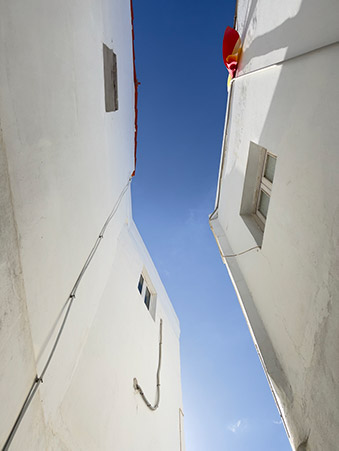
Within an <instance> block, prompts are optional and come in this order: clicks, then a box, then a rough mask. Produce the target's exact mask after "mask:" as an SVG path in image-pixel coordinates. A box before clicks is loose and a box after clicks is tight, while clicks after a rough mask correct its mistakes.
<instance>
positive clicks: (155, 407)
mask: <svg viewBox="0 0 339 451" xmlns="http://www.w3.org/2000/svg"><path fill="white" fill-rule="evenodd" d="M161 347H162V319H160V332H159V360H158V369H157V393H156V400H155V404H154V405H153V406H152V404H151V403H150V402H149V401H148V399H147V398H146V396H145V394H144V392H143V390H142V388H141V387H140V385H139V384H138V380H137V378H136V377H135V378H134V379H133V387H134V389H135V390H136V391H138V392H139V394H140V396H141V398H142V399H143V401H144V402H145V404H146V406H147V407H148V408H149V409H150V410H153V411H154V410H157V408H158V407H159V403H160V369H161V354H162V350H161Z"/></svg>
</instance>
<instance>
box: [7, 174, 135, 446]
mask: <svg viewBox="0 0 339 451" xmlns="http://www.w3.org/2000/svg"><path fill="white" fill-rule="evenodd" d="M131 181H132V176H131V177H130V178H129V179H128V182H127V183H126V185H125V186H124V188H123V189H122V191H121V193H120V195H119V197H118V199H117V201H116V202H115V204H114V207H113V209H112V211H111V213H110V214H109V216H108V218H107V219H106V221H105V223H104V225H103V227H102V229H101V231H100V233H99V236H98V238H97V239H96V241H95V243H94V246H93V247H92V249H91V252H90V253H89V255H88V257H87V260H86V261H85V264H84V266H83V267H82V269H81V271H80V274H79V276H78V278H77V280H76V281H75V284H74V285H73V288H72V290H71V293H70V295H69V296H68V298H67V301H66V305H67V304H68V306H67V310H66V313H65V316H64V319H63V320H62V323H61V326H60V328H59V331H58V334H57V336H56V339H55V341H54V344H53V346H52V349H51V351H50V353H49V356H48V358H47V361H46V363H45V366H44V367H43V370H42V372H41V374H40V376H38V375H36V376H35V379H34V381H33V384H32V386H31V388H30V391H29V392H28V395H27V397H26V399H25V401H24V404H23V406H22V408H21V410H20V412H19V415H18V417H17V419H16V421H15V423H14V426H13V428H12V430H11V432H10V434H9V436H8V438H7V440H6V443H5V445H4V446H3V448H2V451H7V450H8V449H9V447H10V445H11V443H12V440H13V438H14V436H15V434H16V431H17V430H18V428H19V426H20V423H21V421H22V419H23V417H24V415H25V413H26V411H27V409H28V407H29V405H30V403H31V401H32V399H33V397H34V395H35V393H36V392H37V390H38V388H39V385H40V384H41V383H43V379H44V376H45V373H46V371H47V368H48V367H49V364H50V363H51V360H52V357H53V355H54V353H55V350H56V348H57V346H58V343H59V340H60V337H61V335H62V332H63V330H64V327H65V324H66V321H67V318H68V315H69V312H70V310H71V307H72V304H73V301H74V300H75V295H76V292H77V290H78V287H79V285H80V282H81V280H82V278H83V276H84V274H85V272H86V270H87V268H88V266H89V264H90V263H91V261H92V259H93V257H94V255H95V253H96V251H97V249H98V247H99V244H100V243H101V240H102V238H103V237H104V233H105V231H106V229H107V226H108V224H109V223H110V222H111V220H112V218H113V216H114V215H115V213H116V212H117V210H118V208H119V205H120V202H121V200H122V198H123V197H124V195H125V193H126V191H127V189H128V186H129V185H130V183H131Z"/></svg>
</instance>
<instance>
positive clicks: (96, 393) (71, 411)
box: [51, 224, 182, 451]
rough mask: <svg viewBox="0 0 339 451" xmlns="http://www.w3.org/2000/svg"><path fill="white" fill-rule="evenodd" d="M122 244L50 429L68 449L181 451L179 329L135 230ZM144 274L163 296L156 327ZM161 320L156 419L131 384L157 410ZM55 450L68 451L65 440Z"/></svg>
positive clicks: (130, 228) (126, 231)
mask: <svg viewBox="0 0 339 451" xmlns="http://www.w3.org/2000/svg"><path fill="white" fill-rule="evenodd" d="M118 241H119V242H118V248H117V253H116V256H115V260H114V263H113V266H112V268H111V274H110V277H109V280H108V283H107V285H106V287H105V291H104V293H103V297H102V301H101V302H100V307H99V309H98V311H97V314H96V317H95V320H94V323H93V327H92V328H91V331H90V334H89V337H88V340H87V342H86V345H85V347H84V350H83V352H82V355H81V358H80V361H79V364H78V366H77V369H76V372H75V374H74V377H73V379H72V384H71V386H70V388H69V390H68V392H67V394H66V396H65V398H64V400H63V402H62V405H61V407H60V409H59V415H58V417H57V418H56V419H55V420H54V421H53V426H52V428H51V429H52V431H53V429H54V427H56V430H58V431H59V434H58V438H60V441H61V443H63V444H67V445H66V446H65V448H66V449H72V450H81V449H88V450H96V449H114V450H125V449H126V450H138V451H139V450H140V451H158V450H165V451H166V450H167V451H172V450H178V451H179V450H180V449H181V448H180V429H179V409H180V408H181V409H182V403H181V390H180V360H179V323H178V320H177V318H176V316H175V313H174V311H173V308H172V306H171V304H170V301H169V299H168V297H167V295H166V292H165V290H164V288H163V286H162V284H161V282H160V280H159V276H158V275H157V273H156V270H155V268H154V266H153V264H152V262H151V260H150V258H149V256H148V254H147V251H146V250H145V249H143V248H144V246H143V243H142V241H141V239H140V236H139V234H138V233H137V231H136V229H135V226H134V224H131V225H130V226H127V225H126V226H125V228H124V229H123V230H122V232H121V234H120V236H119V240H118ZM145 269H146V271H147V273H148V275H149V277H150V280H151V282H152V284H153V286H154V288H155V290H156V292H157V308H156V317H155V320H153V318H152V316H151V314H150V312H149V311H148V310H147V308H146V306H145V304H144V302H143V298H142V296H141V295H140V294H139V291H138V289H137V284H138V281H139V276H140V273H141V271H144V270H145ZM160 319H162V320H163V337H162V340H163V344H162V365H161V373H160V383H161V386H160V405H159V408H158V409H157V410H156V411H154V412H153V411H151V410H149V409H148V407H147V406H146V405H145V403H144V402H143V400H142V399H141V397H140V395H139V393H138V392H136V391H135V390H134V388H133V378H134V377H136V378H137V379H138V382H139V384H140V385H141V386H142V388H143V390H144V393H145V395H146V396H147V398H148V399H149V401H150V402H151V403H152V404H154V402H155V394H156V371H157V365H158V343H159V324H160ZM54 425H55V426H54ZM66 425H67V426H66ZM52 438H53V437H52ZM52 443H53V444H54V447H52V449H55V450H58V449H60V448H61V449H62V446H61V443H60V442H59V440H56V441H52Z"/></svg>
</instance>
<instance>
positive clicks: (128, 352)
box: [0, 0, 182, 451]
mask: <svg viewBox="0 0 339 451" xmlns="http://www.w3.org/2000/svg"><path fill="white" fill-rule="evenodd" d="M0 33H1V39H0V125H1V136H0V138H1V140H0V156H1V159H0V169H1V176H2V177H1V196H0V202H1V212H2V213H1V235H0V239H1V242H0V246H1V272H0V277H1V281H0V283H1V287H2V288H1V292H2V302H1V311H0V314H1V316H0V320H1V327H0V343H1V344H0V356H1V361H2V364H1V371H0V397H1V399H3V400H5V402H4V403H3V404H2V408H1V409H0V444H1V446H2V445H3V444H4V442H5V440H6V439H7V436H8V434H9V431H10V430H11V427H12V426H13V424H14V421H15V419H16V417H17V415H18V413H19V411H20V408H21V406H22V404H23V402H24V399H25V397H26V395H27V393H28V391H29V388H30V386H31V384H32V382H33V380H34V377H35V375H36V374H40V372H41V370H42V368H43V366H44V364H45V362H46V359H47V357H48V354H49V352H50V350H51V347H52V344H53V342H54V339H55V337H56V333H57V331H58V328H59V326H60V323H61V319H62V315H63V313H64V311H65V304H66V301H67V297H68V296H69V294H70V291H71V289H72V287H73V285H74V283H75V281H76V278H77V277H78V275H79V272H80V270H81V268H82V266H83V264H84V263H85V260H86V258H87V256H88V254H89V252H90V250H91V247H92V246H93V244H94V242H95V240H96V238H97V236H98V234H99V232H100V229H101V227H102V226H103V224H104V222H105V220H106V218H107V217H108V215H109V213H110V212H111V210H112V208H113V205H114V203H115V202H116V200H117V198H118V196H119V195H120V193H121V191H122V189H123V187H124V186H125V184H126V183H127V181H128V178H129V177H130V174H131V173H132V171H133V165H134V80H133V61H132V41H131V12H130V2H129V1H127V0H104V1H99V0H85V1H81V2H78V1H76V0H71V1H70V0H67V1H61V2H57V3H56V2H52V1H47V2H46V1H42V0H34V1H33V2H29V3H28V2H25V1H23V0H13V1H11V2H7V1H5V0H0ZM103 43H105V44H106V45H107V46H108V47H110V48H112V49H113V50H114V52H115V53H116V55H117V68H118V95H119V109H118V111H116V112H113V113H106V112H105V105H104V79H103V55H102V52H103V50H102V45H103ZM134 236H136V237H137V238H133V237H134ZM121 243H125V245H124V246H122V244H121ZM135 243H137V244H135ZM125 247H126V252H127V250H128V252H129V255H128V256H127V255H126V256H125V255H124V249H125ZM140 247H141V248H142V249H144V248H143V245H142V241H141V238H140V237H139V236H138V234H137V232H135V231H134V225H133V221H132V217H131V201H130V190H129V189H128V191H127V193H126V194H125V196H124V197H123V199H122V202H121V204H120V206H119V209H118V211H117V213H116V215H115V216H114V219H113V220H112V222H111V223H110V225H109V228H108V229H107V232H106V234H105V237H104V239H103V241H102V243H101V245H100V247H99V249H98V252H97V254H96V255H95V257H94V259H93V261H92V264H91V266H90V267H89V269H88V271H87V273H86V276H85V277H84V279H83V280H82V282H81V285H80V287H79V290H78V292H77V297H76V301H75V302H74V304H73V307H72V310H71V314H70V316H69V320H68V322H67V325H66V328H65V329H64V333H63V336H62V339H61V341H60V344H59V347H58V349H57V351H56V353H55V356H54V358H53V360H52V362H51V365H50V367H49V368H48V371H47V373H46V376H45V378H44V383H43V384H41V385H40V388H39V390H38V393H37V395H36V397H35V398H34V401H33V402H32V404H31V405H30V407H29V409H28V411H27V413H26V415H25V417H24V420H23V422H22V423H21V425H20V428H19V429H18V432H17V434H16V436H15V439H14V441H13V443H12V447H11V449H18V450H22V449H27V450H34V451H38V450H39V449H41V450H46V449H72V450H73V449H93V450H94V449H95V450H97V449H103V450H104V449H117V450H118V449H119V450H120V449H126V450H131V451H132V450H134V449H139V445H138V447H137V448H135V447H134V444H133V440H138V443H144V442H145V445H142V446H145V448H144V449H157V448H156V446H155V445H154V446H155V447H154V448H147V446H146V443H148V442H147V440H153V441H154V442H155V443H156V442H157V441H163V440H164V439H163V437H162V436H163V435H164V437H166V438H167V441H168V445H166V446H167V448H166V447H165V445H164V447H163V448H162V449H164V450H165V449H168V450H169V451H172V450H174V449H180V448H178V446H179V445H178V443H179V442H178V440H179V408H180V407H182V405H181V393H180V368H179V326H178V321H177V319H176V316H175V313H174V312H173V309H172V307H171V306H170V303H169V300H168V298H167V296H166V294H165V291H164V288H163V287H162V284H161V281H160V280H159V279H158V276H157V275H156V270H155V269H154V267H153V266H152V264H151V262H150V258H149V256H148V254H147V251H145V250H143V251H142V252H141V251H140ZM124 259H129V261H130V262H131V261H135V262H138V265H139V267H138V268H136V267H134V266H133V265H131V269H130V268H129V267H128V265H126V262H125V261H124V262H123V260H124ZM142 262H144V263H142ZM143 264H144V265H146V264H147V266H148V267H150V268H151V269H149V271H150V272H151V273H152V275H153V277H154V278H155V279H156V281H155V282H153V283H154V285H155V286H156V289H157V290H159V292H161V293H162V294H161V296H160V295H159V303H158V313H157V322H156V323H154V322H153V319H152V318H151V317H150V315H149V312H148V311H147V310H146V308H144V305H143V303H142V302H141V303H140V299H139V298H138V296H139V297H140V295H139V293H138V292H137V289H136V285H137V281H138V277H139V274H136V272H139V271H140V267H142V265H143ZM114 268H115V270H114ZM123 268H124V269H123ZM132 268H133V270H132ZM117 270H118V272H119V275H120V276H119V277H118V276H117ZM126 284H127V285H128V284H130V286H126ZM125 290H126V292H127V293H128V294H127V296H124V297H125V298H126V297H127V299H125V303H127V304H126V309H125V308H124V307H125V303H122V302H121V299H119V295H120V296H122V294H123V292H124V291H125ZM114 301H115V302H116V304H114ZM110 302H112V303H113V304H112V305H111V304H110ZM133 302H134V304H135V309H136V311H134V310H133V308H134V304H133ZM140 305H141V307H140ZM162 305H164V306H166V305H167V310H165V313H164V314H163V316H164V334H165V338H166V341H165V338H164V342H165V343H166V344H164V347H165V348H167V351H166V352H165V350H164V355H165V356H167V357H164V359H165V360H164V367H163V370H162V377H163V378H164V383H165V385H166V381H167V380H168V384H167V390H168V391H166V388H165V389H164V393H165V394H164V402H162V401H161V405H160V407H159V414H158V412H155V414H154V416H149V415H150V413H149V412H148V411H147V408H146V406H145V405H142V403H141V402H140V400H138V399H137V398H138V396H139V395H137V394H135V393H134V389H133V385H132V383H133V377H135V376H136V377H138V380H139V376H138V374H134V373H138V372H139V374H140V384H142V385H143V386H144V385H145V391H146V393H149V392H150V393H151V395H152V393H153V391H152V390H154V388H155V387H154V382H155V381H154V378H155V372H156V365H157V359H156V357H157V349H158V332H159V331H158V323H159V318H160V317H159V316H158V315H160V314H161V312H162V308H165V307H161V306H162ZM141 308H143V310H142V309H141ZM144 310H145V311H144ZM116 312H118V314H117V313H116ZM136 312H138V313H136ZM105 313H107V314H108V315H109V314H112V317H110V321H109V322H105V319H106V317H105ZM146 314H147V315H148V316H149V317H150V318H149V317H148V316H146V319H145V315H146ZM133 315H134V318H133ZM138 316H141V319H140V321H141V326H140V328H141V332H142V338H143V339H145V343H147V344H148V346H146V344H145V345H144V346H140V345H139V349H138V351H139V353H140V355H138V356H137V357H136V356H135V354H136V350H135V346H134V344H135V342H137V340H136V335H134V334H135V333H136V332H139V333H140V330H138V329H136V330H134V329H133V328H131V327H130V326H131V325H133V324H138ZM101 323H102V325H101ZM104 324H105V326H107V327H109V328H108V329H105V327H104ZM123 324H124V325H125V326H124V327H123ZM146 324H147V325H148V327H149V329H147V326H146ZM126 328H127V329H126ZM128 328H129V329H128ZM125 330H128V333H127V335H126V334H125ZM99 332H100V333H99ZM100 334H102V335H100ZM138 337H139V339H140V336H138ZM127 338H128V339H127ZM167 338H168V339H167ZM106 340H107V341H106ZM110 340H115V343H112V348H110V347H109V344H110ZM118 343H119V345H118ZM104 345H106V348H105V346H104ZM131 345H133V347H130V346H131ZM96 346H100V349H101V348H102V353H103V356H104V355H105V357H107V356H108V355H110V354H111V355H112V360H111V361H108V360H106V359H105V360H103V359H100V355H101V351H100V349H96ZM110 350H111V353H110V352H109V351H110ZM93 354H95V355H93ZM114 354H116V356H114ZM166 359H168V361H167V362H166ZM141 362H142V364H141ZM145 362H147V364H146V368H147V369H145V368H144V367H145ZM169 362H170V363H169ZM92 363H93V365H92ZM137 363H138V365H137ZM134 365H135V366H134ZM106 366H107V367H106ZM82 368H86V372H85V373H84V372H82V371H81V369H82ZM95 369H98V372H96V371H95ZM131 370H133V375H132V376H133V377H132V380H130V372H131ZM137 370H138V371H137ZM142 372H144V378H145V382H143V378H142V375H143V373H142ZM89 373H91V375H92V376H93V377H91V378H90V377H89V376H88V375H87V374H89ZM93 373H94V374H93ZM167 373H168V374H167ZM98 376H99V380H98V381H97V384H93V382H94V381H96V379H95V377H98ZM110 377H112V380H111V381H109V380H108V379H109V378H110ZM152 378H153V379H152ZM100 379H102V380H105V382H106V383H101V382H100ZM149 380H150V382H149ZM110 382H111V384H110ZM147 384H149V387H148V386H147ZM120 386H123V387H125V388H126V390H124V391H121V390H120ZM127 387H128V389H127ZM147 389H149V390H147ZM96 390H97V391H96ZM166 393H167V395H166ZM125 396H126V397H127V400H126V401H125V398H124V397H125ZM166 396H168V397H169V398H170V399H171V401H170V402H169V401H167V402H166ZM131 400H132V402H131ZM124 401H125V402H124ZM139 404H140V405H139ZM98 405H100V409H99V408H98ZM85 408H86V409H87V408H88V410H84V409H85ZM137 408H138V410H139V415H136V413H135V412H136V409H137ZM142 409H144V411H142ZM161 409H163V410H161ZM173 409H174V410H173ZM94 412H95V413H96V414H97V417H96V416H95V415H94ZM103 413H105V415H104V416H103ZM144 416H145V418H147V420H146V419H144ZM167 416H168V418H167ZM174 417H175V418H176V421H175V420H174ZM117 418H120V423H119V422H118V423H116V419H117ZM148 418H149V419H148ZM99 419H100V423H99ZM101 421H103V422H104V425H102V424H101ZM145 421H146V424H147V425H148V427H149V430H150V432H149V431H148V430H146V429H143V428H142V427H141V425H142V424H143V422H145ZM147 421H148V423H147ZM153 421H154V423H152V425H151V422H153ZM165 421H166V426H165ZM89 423H90V424H89ZM116 424H119V426H118V427H114V425H116ZM155 424H158V425H159V427H158V428H156V427H154V425H155ZM71 425H72V426H71ZM160 426H161V427H160ZM164 429H166V433H164V432H163V430H164ZM133 431H134V432H135V434H134V432H133ZM113 432H114V433H113ZM127 432H128V433H127ZM96 434H100V437H99V435H98V436H97V437H96V436H95V435H96ZM101 434H102V435H101ZM166 434H167V435H166ZM86 439H88V441H87V440H86ZM140 446H141V445H140ZM152 446H153V445H152ZM53 447H54V448H53ZM140 449H141V448H140Z"/></svg>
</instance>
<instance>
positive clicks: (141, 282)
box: [138, 274, 144, 294]
mask: <svg viewBox="0 0 339 451" xmlns="http://www.w3.org/2000/svg"><path fill="white" fill-rule="evenodd" d="M143 285H144V278H143V277H142V274H140V279H139V283H138V290H139V293H140V294H141V293H142V287H143Z"/></svg>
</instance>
